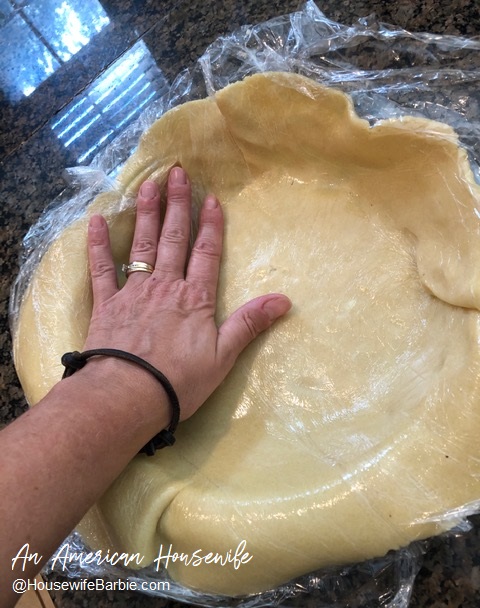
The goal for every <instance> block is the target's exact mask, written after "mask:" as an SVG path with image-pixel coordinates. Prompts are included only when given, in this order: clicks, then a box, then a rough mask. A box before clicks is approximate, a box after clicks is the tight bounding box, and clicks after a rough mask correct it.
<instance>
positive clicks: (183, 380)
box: [85, 167, 291, 420]
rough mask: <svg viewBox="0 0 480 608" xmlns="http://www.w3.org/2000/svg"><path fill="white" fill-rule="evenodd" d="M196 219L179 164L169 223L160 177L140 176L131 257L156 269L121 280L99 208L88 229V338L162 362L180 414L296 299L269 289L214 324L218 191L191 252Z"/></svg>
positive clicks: (172, 181) (89, 344)
mask: <svg viewBox="0 0 480 608" xmlns="http://www.w3.org/2000/svg"><path fill="white" fill-rule="evenodd" d="M190 225H191V187H190V183H189V180H188V176H187V175H186V173H185V171H183V169H181V168H179V167H175V168H174V169H172V171H171V172H170V175H169V180H168V191H167V209H166V214H165V220H164V222H163V226H161V221H160V192H159V188H158V186H157V184H155V182H152V181H146V182H144V183H143V184H142V187H141V189H140V193H139V195H138V198H137V219H136V226H135V234H134V239H133V245H132V250H131V254H130V261H131V262H132V261H139V262H146V263H148V264H151V265H152V266H154V268H155V270H154V272H153V273H152V274H148V273H146V272H135V273H132V274H131V275H130V276H129V278H128V279H127V282H126V284H125V286H124V287H123V288H122V289H119V288H118V285H117V280H116V273H115V268H114V263H113V259H112V253H111V248H110V244H109V239H108V227H107V224H106V222H105V220H104V219H103V218H102V217H101V216H99V215H96V216H93V217H92V218H91V221H90V224H89V234H88V243H89V259H90V269H91V275H92V286H93V297H94V305H93V313H92V319H91V324H90V329H89V333H88V336H87V340H86V344H85V348H86V349H92V348H117V349H121V350H125V351H128V352H131V353H134V354H136V355H138V356H139V357H142V358H143V359H145V360H147V361H148V362H149V363H151V364H152V365H153V366H154V367H156V368H157V369H159V370H161V371H162V372H163V373H164V374H165V375H166V376H167V378H168V379H169V380H170V382H171V383H172V385H173V387H174V389H175V391H176V392H177V395H178V398H179V401H180V409H181V420H185V419H186V418H188V417H189V416H191V415H192V414H193V413H194V412H195V411H196V410H197V409H198V408H199V407H200V405H201V404H202V403H203V402H204V401H205V400H206V399H207V398H208V397H209V395H210V394H211V393H212V392H213V391H214V390H215V389H216V387H217V386H218V385H219V384H220V383H221V382H222V380H223V379H224V378H225V376H226V375H227V374H228V372H229V371H230V369H231V368H232V367H233V365H234V363H235V360H236V359H237V357H238V355H239V354H240V352H241V351H242V350H243V349H244V348H245V347H246V346H247V345H248V344H249V343H250V342H251V341H252V340H253V339H254V338H255V337H256V336H257V335H258V334H260V333H261V332H262V331H264V330H265V329H267V328H268V327H270V325H272V323H273V322H274V321H275V320H276V319H277V318H278V317H280V316H282V315H283V314H285V313H286V312H287V311H288V310H289V309H290V307H291V303H290V300H289V299H288V298H287V297H285V296H283V295H281V294H269V295H264V296H261V297H258V298H256V299H254V300H251V301H250V302H248V303H246V304H244V305H243V306H242V307H241V308H239V309H238V310H236V311H235V312H234V313H233V314H232V315H231V316H230V317H229V318H228V319H227V320H226V321H225V322H224V323H223V324H222V325H221V326H220V327H219V328H217V326H216V324H215V320H214V315H215V307H216V292H217V281H218V273H219V267H220V258H221V252H222V233H223V214H222V210H221V207H220V204H219V202H218V201H217V199H216V198H215V197H214V196H213V195H209V196H207V197H206V199H205V201H204V203H203V207H202V210H201V214H200V225H199V230H198V235H197V238H196V240H195V244H194V246H193V249H192V252H191V254H190V256H188V246H189V238H190ZM153 382H156V381H155V380H153ZM139 390H141V387H139Z"/></svg>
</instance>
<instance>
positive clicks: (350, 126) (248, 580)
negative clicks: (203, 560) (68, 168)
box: [15, 73, 480, 595]
mask: <svg viewBox="0 0 480 608" xmlns="http://www.w3.org/2000/svg"><path fill="white" fill-rule="evenodd" d="M176 163H181V165H182V166H183V167H184V168H185V169H186V170H187V171H188V173H189V175H190V178H191V181H192V183H193V184H194V187H195V192H194V195H195V196H194V199H195V205H196V207H197V208H198V205H199V204H200V201H201V200H202V198H203V196H204V195H205V194H206V193H208V192H215V193H216V194H217V195H218V197H219V199H220V200H221V201H222V204H223V208H224V212H225V217H226V234H225V252H224V257H223V263H222V270H221V278H220V286H219V304H218V322H219V323H220V322H221V321H222V320H223V319H225V318H226V317H227V315H228V314H229V313H230V312H232V311H233V310H234V309H235V308H236V307H237V306H239V305H240V304H241V303H243V302H245V301H246V300H248V299H249V298H252V297H254V296H257V295H260V294H264V293H268V292H270V291H280V292H284V293H286V294H287V295H288V296H289V297H290V298H291V299H292V301H293V309H292V311H291V312H290V313H289V314H288V315H287V316H286V317H285V318H283V319H282V320H280V321H279V322H278V323H276V324H275V326H274V327H273V328H272V329H271V330H269V331H268V332H266V333H265V334H263V335H262V336H261V337H260V338H258V339H257V340H256V341H255V342H254V343H253V344H252V345H251V346H250V347H249V348H247V350H246V351H245V352H244V353H243V354H242V355H241V357H240V359H239V360H238V363H237V365H236V367H235V368H234V370H233V372H232V373H231V374H230V375H229V376H228V378H227V379H226V380H225V381H224V383H223V384H222V385H221V386H220V387H219V388H218V390H217V391H216V392H215V393H214V395H213V396H212V397H211V398H210V399H209V401H208V402H207V403H206V404H205V405H204V406H203V407H202V408H201V409H200V410H199V411H198V412H197V413H196V414H195V415H194V416H193V417H192V418H191V419H189V420H188V421H186V422H184V423H182V424H181V425H180V428H179V430H178V433H177V443H176V444H175V446H174V447H173V448H169V449H166V450H162V451H161V452H159V453H158V454H157V455H156V456H155V457H153V458H148V457H146V456H139V457H137V458H135V459H134V461H133V462H132V463H131V464H130V465H129V466H128V467H127V469H126V470H125V471H124V473H123V474H122V475H121V476H120V478H119V479H118V480H117V481H115V483H114V484H113V485H112V486H111V488H110V489H109V490H108V491H107V492H106V494H105V495H104V496H103V498H102V499H101V501H100V502H99V504H98V505H97V506H96V508H95V509H94V510H93V511H92V512H91V513H90V514H89V516H88V517H87V518H86V520H85V521H84V522H83V527H82V530H83V532H84V534H85V535H86V536H87V539H88V540H89V541H90V544H91V545H92V546H93V547H94V548H96V547H98V546H103V547H107V546H109V544H108V543H110V544H111V546H113V547H115V548H116V549H121V550H123V551H125V552H128V553H130V554H133V553H136V552H139V553H140V554H143V555H145V561H144V565H146V564H147V563H149V562H151V561H152V560H153V559H154V558H155V557H157V555H158V552H159V546H160V545H161V544H163V551H164V552H165V551H167V548H168V546H169V545H170V544H171V545H172V548H173V551H176V552H178V553H181V552H184V553H186V554H190V555H191V554H192V553H194V552H195V551H196V550H200V551H201V552H202V554H203V555H205V554H206V553H207V552H210V551H211V552H213V553H219V554H225V553H227V552H228V551H229V550H230V551H234V550H235V549H236V548H237V547H238V545H239V543H240V542H241V541H242V540H244V541H245V542H246V547H245V549H246V551H248V553H249V554H250V555H251V556H253V557H252V559H251V560H250V561H249V562H248V563H243V564H242V565H241V566H240V567H239V568H238V569H235V568H233V567H232V565H229V566H228V565H227V566H221V565H219V564H203V565H201V566H198V567H194V566H192V565H190V566H186V565H184V564H182V563H180V562H179V561H177V562H175V563H170V564H169V567H168V572H169V574H170V575H171V576H172V577H173V578H174V579H175V580H176V581H178V582H180V583H182V584H183V585H186V586H188V587H191V588H194V589H197V590H200V591H202V592H209V593H219V594H226V595H240V594H248V593H253V592H259V591H264V590H266V589H269V588H272V587H275V586H277V585H279V584H281V583H284V582H286V581H288V580H289V579H292V578H293V577H296V576H298V575H301V574H304V573H307V572H310V571H313V570H316V569H318V568H321V567H323V566H328V565H334V564H344V563H348V562H357V561H360V560H364V559H367V558H371V557H374V556H381V555H383V554H385V553H386V552H387V551H388V550H390V549H395V548H398V547H402V546H405V545H407V544H408V543H409V542H410V541H412V540H414V539H420V538H425V537H428V536H430V535H434V534H438V533H440V532H442V531H444V530H446V529H449V528H451V527H453V526H454V525H456V524H457V523H458V521H459V520H460V518H461V516H462V514H464V513H465V512H467V511H468V509H469V508H470V507H469V505H470V506H471V504H472V503H474V502H475V501H477V500H478V499H479V498H480V441H479V436H480V416H479V411H480V408H479V404H478V392H479V391H478V389H479V386H478V384H479V379H480V357H479V348H478V345H479V319H480V316H479V312H478V311H479V304H480V280H479V273H480V234H479V228H480V226H479V211H480V188H479V187H478V186H477V185H476V184H475V182H474V178H473V175H472V172H471V170H470V167H469V163H468V159H467V155H466V153H465V151H464V150H463V149H461V148H459V146H458V141H457V137H456V135H455V133H454V132H453V131H452V129H450V128H449V127H447V126H445V125H443V124H440V123H436V122H432V121H429V120H425V119H421V118H402V119H398V120H388V121H384V122H382V123H380V124H378V125H376V126H375V127H373V128H371V127H370V126H369V125H368V123H367V122H366V121H364V120H361V119H359V118H358V116H357V115H356V114H355V112H354V109H353V105H352V102H351V100H350V98H348V97H347V96H346V95H344V94H343V93H341V92H339V91H336V90H331V89H328V88H325V87H323V86H321V85H319V84H317V83H315V82H313V81H311V80H309V79H306V78H304V77H301V76H298V75H293V74H286V73H271V74H260V75H255V76H252V77H250V78H247V79H245V80H244V81H243V82H239V83H236V84H233V85H230V86H228V87H227V88H225V89H223V90H222V91H219V92H218V93H216V95H215V96H214V97H210V98H208V99H205V100H201V101H195V102H190V103H186V104H185V105H183V106H180V107H178V108H176V109H174V110H172V111H170V112H168V113H167V114H165V115H164V116H163V117H162V118H161V119H160V120H159V121H157V122H156V123H155V124H154V125H153V126H152V127H151V128H150V129H149V130H148V131H147V132H146V133H145V135H144V136H143V138H142V140H141V142H140V145H139V148H138V150H137V152H136V153H135V154H134V155H133V156H132V158H131V159H130V160H129V162H128V163H127V165H126V166H125V168H124V169H123V171H122V173H121V175H120V177H119V180H118V189H117V191H115V192H112V193H109V194H105V195H102V196H100V197H99V198H98V199H97V200H96V201H95V202H94V203H93V204H92V205H91V206H90V208H89V209H88V210H87V216H89V215H91V213H93V212H98V211H100V212H102V213H104V215H106V216H107V218H108V221H109V224H110V229H111V233H112V239H113V242H114V247H115V252H114V254H115V259H116V261H117V263H118V264H119V265H120V264H121V263H122V262H123V261H125V260H127V259H128V254H129V249H130V243H131V238H132V234H133V225H134V213H133V211H132V209H131V208H128V205H127V204H126V202H128V201H131V200H132V199H133V197H134V193H135V192H136V191H137V189H138V187H139V185H140V184H141V182H142V181H143V180H144V179H146V178H153V179H155V180H157V181H158V182H159V183H164V181H165V179H166V176H167V174H168V170H169V169H170V168H171V167H172V166H173V165H175V164H176ZM86 224H87V217H85V218H83V219H81V220H79V221H77V222H76V223H75V224H73V225H72V226H70V227H69V228H66V229H65V230H64V232H63V233H62V234H61V236H60V238H58V239H57V240H56V241H55V243H54V244H53V245H52V246H51V247H50V249H49V250H48V252H47V253H46V255H45V256H44V257H43V259H42V261H41V263H40V265H39V267H38V269H37V270H36V272H35V274H34V276H33V279H32V281H31V284H30V288H29V290H28V293H27V295H26V297H25V299H24V302H23V305H22V307H21V311H20V318H19V327H18V331H17V334H16V336H15V362H16V366H17V369H18V373H19V376H20V378H21V382H22V385H23V387H24V389H25V393H26V395H27V398H28V400H29V402H30V403H31V404H34V403H36V402H37V401H38V400H39V399H40V398H41V397H43V395H44V394H45V393H46V392H47V391H48V389H49V388H50V387H51V386H52V385H53V384H54V383H55V382H56V381H57V380H58V378H59V377H60V376H61V371H62V370H61V365H60V356H61V354H63V353H64V352H65V351H67V350H74V349H78V350H81V349H82V345H83V340H84V337H85V334H86V331H87V326H88V319H89V315H90V312H91V295H90V291H89V278H88V272H87V264H86V243H85V241H86V239H85V234H86ZM100 521H102V522H103V523H102V524H100V523H99V522H100Z"/></svg>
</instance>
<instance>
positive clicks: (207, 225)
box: [187, 194, 223, 300]
mask: <svg viewBox="0 0 480 608" xmlns="http://www.w3.org/2000/svg"><path fill="white" fill-rule="evenodd" d="M222 241H223V213H222V209H221V207H220V204H219V202H218V200H217V199H216V197H215V196H213V195H211V194H210V195H208V196H207V198H206V199H205V201H204V203H203V207H202V211H201V214H200V225H199V229H198V234H197V238H196V239H195V244H194V246H193V249H192V253H191V255H190V260H189V262H188V269H187V280H189V281H191V282H194V283H196V284H197V285H198V284H201V285H202V286H203V287H204V288H205V289H206V290H207V292H208V293H209V296H210V297H211V298H212V299H213V300H215V296H216V291H217V281H218V273H219V270H220V258H221V255H222Z"/></svg>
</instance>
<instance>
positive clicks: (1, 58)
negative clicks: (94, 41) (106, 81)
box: [0, 0, 109, 102]
mask: <svg viewBox="0 0 480 608" xmlns="http://www.w3.org/2000/svg"><path fill="white" fill-rule="evenodd" d="M108 23H109V19H108V17H107V15H106V13H105V11H104V10H103V8H102V6H101V4H100V3H99V2H98V0H42V2H40V3H33V4H25V3H21V2H19V1H18V0H17V1H16V2H15V1H14V0H0V36H1V37H2V45H1V47H0V88H1V89H2V90H3V91H4V92H5V94H6V95H7V97H8V98H9V99H10V101H13V102H15V101H20V100H21V99H22V98H23V97H24V96H28V95H30V94H31V93H33V91H34V90H35V89H36V88H37V87H38V86H39V85H40V84H41V83H42V82H43V81H44V80H46V79H47V78H48V77H49V76H50V75H51V74H53V73H54V72H55V71H56V70H57V69H58V68H59V67H60V66H61V65H62V64H63V63H65V62H67V61H68V60H69V59H70V58H71V57H72V56H73V55H74V54H75V53H77V52H78V51H79V50H80V49H81V48H83V47H84V46H85V45H87V44H88V43H89V41H90V40H91V38H92V37H93V36H94V35H95V34H97V33H98V32H99V31H100V30H102V29H103V28H104V27H105V26H106V25H107V24H108Z"/></svg>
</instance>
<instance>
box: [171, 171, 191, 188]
mask: <svg viewBox="0 0 480 608" xmlns="http://www.w3.org/2000/svg"><path fill="white" fill-rule="evenodd" d="M169 177H170V183H171V184H175V185H177V186H182V185H184V184H186V183H187V174H186V173H185V171H184V170H183V169H182V168H181V167H174V168H173V169H172V170H171V171H170V176H169Z"/></svg>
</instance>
